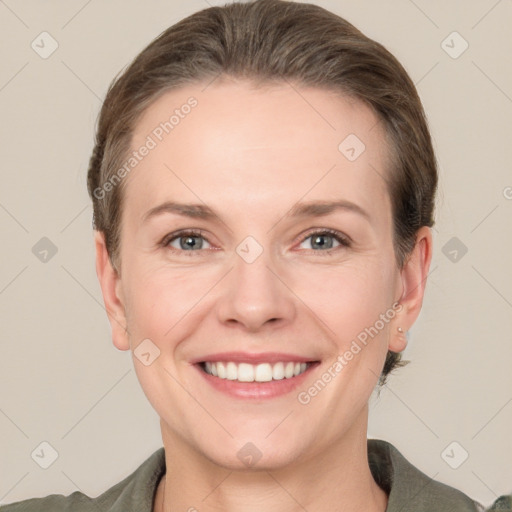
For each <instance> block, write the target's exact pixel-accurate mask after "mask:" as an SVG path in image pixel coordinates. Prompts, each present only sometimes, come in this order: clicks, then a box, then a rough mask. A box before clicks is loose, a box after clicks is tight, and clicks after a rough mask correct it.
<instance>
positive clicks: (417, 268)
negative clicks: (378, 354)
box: [389, 226, 432, 352]
mask: <svg viewBox="0 0 512 512" xmlns="http://www.w3.org/2000/svg"><path fill="white" fill-rule="evenodd" d="M431 260H432V232H431V231H430V228H429V227H427V226H423V227H422V228H420V229H419V230H418V232H417V234H416V243H415V245H414V248H413V250H412V252H411V254H410V255H409V257H408V259H407V260H406V262H405V264H404V266H403V267H402V269H401V271H400V278H401V281H402V296H401V297H400V300H399V302H400V305H401V306H402V309H401V310H400V313H399V314H398V315H397V319H396V323H395V325H396V326H397V327H396V328H395V329H396V330H395V331H393V332H392V333H391V338H390V343H389V350H392V351H393V352H401V351H402V350H404V349H405V347H406V346H407V336H406V333H407V331H408V330H409V329H410V328H411V327H412V325H413V324H414V322H415V321H416V319H417V318H418V315H419V314H420V311H421V306H422V304H423V297H424V294H425V287H426V284H427V276H428V271H429V268H430V262H431Z"/></svg>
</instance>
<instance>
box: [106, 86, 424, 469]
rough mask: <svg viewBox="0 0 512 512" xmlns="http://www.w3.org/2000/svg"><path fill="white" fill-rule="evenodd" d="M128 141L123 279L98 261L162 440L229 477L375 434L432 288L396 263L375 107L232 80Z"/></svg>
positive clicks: (117, 333) (172, 97) (158, 112)
mask: <svg viewBox="0 0 512 512" xmlns="http://www.w3.org/2000/svg"><path fill="white" fill-rule="evenodd" d="M191 98H193V99H191ZM187 105H188V106H187ZM171 116H174V117H172V118H171ZM166 123H167V124H166ZM131 147H132V150H134V151H137V155H135V156H134V158H136V159H137V163H136V165H134V166H133V169H131V170H130V172H129V174H128V175H127V176H126V177H125V178H124V179H125V180H126V182H125V185H126V187H125V189H124V198H123V217H122V230H121V240H122V242H121V246H120V255H121V271H120V277H119V278H118V277H117V275H116V274H115V273H114V272H113V271H112V270H111V268H110V266H109V264H108V262H107V261H106V259H105V258H104V257H103V259H102V257H101V256H99V258H98V260H99V261H100V262H101V261H103V263H99V268H100V267H102V265H103V268H102V269H101V268H100V270H99V271H98V273H99V274H100V276H101V277H100V280H101V282H102V288H103V292H104V295H105V300H106V302H107V308H108V309H109V315H110V317H111V320H112V327H113V337H114V343H115V345H116V346H117V347H118V348H119V349H122V350H127V349H131V350H132V351H134V365H135V369H136V372H137V375H138V378H139V380H140V382H141V385H142V387H143V390H144V392H145V394H146V396H147V397H148V399H149V400H150V402H151V403H152V405H153V407H154V408H155V410H156V411H157V412H158V414H159V415H160V417H161V425H162V429H163V437H164V440H165V439H167V440H169V442H171V440H172V442H173V443H184V445H186V446H188V447H189V448H192V449H193V450H194V451H196V453H197V452H198V453H200V454H203V455H204V456H206V457H207V458H208V459H210V460H211V461H214V462H215V463H218V464H222V465H224V466H225V467H232V468H235V467H242V466H243V465H244V464H245V465H248V464H254V463H257V465H258V466H260V467H282V466H285V465H286V464H289V463H291V462H300V461H305V460H308V459H309V458H311V457H313V456H314V455H316V454H319V453H321V452H322V451H325V450H328V449H329V447H332V446H334V444H335V443H336V442H337V441H340V440H341V439H342V438H343V436H349V435H350V433H351V432H352V433H354V432H356V431H357V432H358V433H360V432H361V430H364V434H366V430H365V429H366V413H367V409H366V407H367V401H368V398H369V396H370V394H371V392H372V390H373V388H374V387H375V384H376V382H377V380H378V377H379V375H380V373H381V369H382V367H383V364H384V361H385V357H386V353H387V350H388V348H389V349H391V350H395V351H399V350H402V349H403V348H404V346H403V336H402V337H400V336H397V335H396V333H397V327H398V326H402V327H403V328H404V330H406V329H407V328H409V327H410V325H411V324H412V322H413V321H414V318H415V315H416V314H417V310H418V307H419V306H418V305H417V304H416V305H413V304H412V302H411V303H410V304H409V303H408V302H407V301H408V300H409V299H410V300H411V301H412V299H411V298H410V297H409V298H408V297H407V296H406V291H407V290H406V288H409V289H413V286H414V285H416V287H417V285H418V284H419V282H420V281H421V279H420V278H419V277H421V276H419V274H420V273H421V272H420V271H418V270H417V269H416V270H414V269H413V270H410V271H407V270H406V269H407V267H405V270H403V269H402V270H401V269H399V268H398V267H397V264H396V259H395V254H394V250H393V243H392V236H393V230H392V215H391V204H390V198H389V195H388V192H387V188H386V184H385V182H384V179H383V176H386V174H387V173H388V169H387V164H386V162H387V147H386V144H385V139H384V133H383V131H382V125H381V124H379V123H378V121H377V118H376V116H375V115H374V114H373V113H372V111H371V110H370V109H369V108H368V107H366V106H365V105H363V104H362V103H360V102H358V101H355V100H350V99H347V98H341V97H340V96H335V95H334V94H332V93H329V92H327V91H325V90H321V89H316V88H309V89H306V88H303V87H298V86H293V87H292V86H291V85H289V84H287V83H283V84H282V85H279V86H272V87H270V86H269V87H266V88H260V89H257V88H254V87H252V86H251V85H250V84H249V83H248V82H244V81H240V82H235V81H229V80H224V81H220V80H217V81H214V82H213V83H211V84H210V85H207V84H200V85H193V86H192V85H190V86H187V87H184V88H182V89H179V90H175V91H172V92H168V93H166V94H164V95H163V96H161V97H160V98H159V99H158V100H157V101H156V102H155V103H154V104H152V105H151V106H150V107H149V108H148V109H147V111H146V112H145V114H144V115H143V117H142V118H141V119H140V120H139V122H138V124H137V125H136V129H135V132H134V137H133V140H132V146H131ZM142 147H146V148H147V149H146V150H144V149H142V150H141V149H140V148H142ZM133 163H134V161H133V162H132V164H133ZM314 205H316V206H314ZM190 231H192V233H190ZM199 232H200V233H199ZM97 248H98V251H99V253H98V254H100V253H101V251H104V246H103V245H102V243H101V237H100V236H99V235H98V236H97ZM427 260H428V251H427ZM424 266H425V265H423V267H424ZM427 266H428V262H427ZM423 270H424V268H423ZM408 272H409V273H408ZM415 272H416V273H415ZM109 287H110V288H109ZM109 289H110V292H109V291H108V290H109ZM422 289H423V287H422V286H421V285H420V290H421V293H422ZM109 294H110V295H109ZM416 295H417V292H413V293H412V295H411V297H415V296H416ZM401 299H402V301H401V305H400V306H397V305H396V304H395V303H396V302H397V301H400V300H401ZM420 302H421V298H420ZM124 325H126V327H127V332H126V331H125V330H124V329H123V328H122V327H120V326H124ZM202 363H206V365H204V364H202ZM221 363H223V364H221ZM228 363H231V364H228ZM298 363H307V364H302V365H300V364H298ZM304 367H306V370H305V371H304V372H303V373H301V374H300V375H297V376H292V373H290V372H292V371H295V372H296V371H297V370H299V371H303V370H304ZM223 368H224V370H223ZM205 370H208V371H210V372H211V373H213V374H215V373H216V374H217V376H214V375H209V374H207V373H206V372H205ZM224 372H226V373H224ZM287 372H288V373H287ZM226 375H227V377H228V378H221V377H222V376H226ZM254 378H256V379H257V380H258V381H262V382H250V381H251V379H254ZM269 378H270V379H272V380H270V381H269V380H268V379H269ZM233 379H234V380H233ZM251 457H252V458H251Z"/></svg>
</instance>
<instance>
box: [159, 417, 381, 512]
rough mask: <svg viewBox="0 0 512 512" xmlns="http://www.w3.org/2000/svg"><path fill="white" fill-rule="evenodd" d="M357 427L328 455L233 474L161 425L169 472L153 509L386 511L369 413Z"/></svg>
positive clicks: (234, 471) (206, 511) (359, 421)
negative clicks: (372, 459) (371, 449)
mask: <svg viewBox="0 0 512 512" xmlns="http://www.w3.org/2000/svg"><path fill="white" fill-rule="evenodd" d="M356 423H357V425H354V426H353V428H352V429H351V431H349V432H347V433H346V434H345V435H344V436H343V437H342V438H340V439H339V440H337V442H336V443H334V444H332V445H330V446H329V450H328V451H326V452H323V453H316V454H314V455H313V456H310V457H308V458H307V459H303V460H302V462H300V463H293V464H290V465H288V466H286V467H279V468H275V469H271V470H257V471H256V470H254V471H247V470H245V471H244V470H229V469H226V468H223V467H221V466H219V465H218V464H215V463H213V462H212V461H211V460H208V459H206V458H205V457H204V456H203V455H201V454H199V453H198V452H197V451H195V450H193V449H192V448H191V447H190V445H188V444H187V443H185V442H184V440H183V439H181V438H179V437H177V436H176V435H175V434H174V433H172V432H170V431H169V430H168V429H166V428H165V425H164V424H163V423H162V438H163V441H164V447H165V458H166V474H165V477H164V478H163V479H162V481H161V483H160V485H159V487H158V490H157V496H156V500H155V511H156V512H162V511H164V512H170V511H171V510H187V511H188V510H190V511H191V512H193V511H199V510H200V511H201V512H214V511H215V512H216V511H224V512H235V511H236V512H256V511H260V510H262V509H263V510H265V511H268V512H277V511H279V512H299V511H300V512H303V511H304V510H308V511H309V512H316V511H321V510H322V511H323V510H337V511H340V512H355V511H358V510H365V511H367V512H385V510H386V506H387V499H388V497H387V495H386V493H385V492H384V491H383V490H382V489H381V488H380V487H379V486H378V485H377V484H376V482H375V480H374V479H373V477H372V474H371V471H370V468H369V465H368V452H367V439H366V425H367V410H365V411H364V412H363V414H362V417H361V418H359V419H358V421H357V422H356ZM361 427H363V428H361ZM164 479H165V482H164Z"/></svg>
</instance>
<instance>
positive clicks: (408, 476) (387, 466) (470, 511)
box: [368, 439, 483, 512]
mask: <svg viewBox="0 0 512 512" xmlns="http://www.w3.org/2000/svg"><path fill="white" fill-rule="evenodd" d="M368 461H369V464H370V469H371V471H372V474H373V476H374V478H375V480H376V481H377V483H378V484H379V485H380V486H381V487H382V488H383V489H384V490H385V491H386V492H387V493H388V495H389V498H388V508H387V512H395V511H398V510H408V511H410V512H430V511H432V510H436V511H437V512H442V511H447V512H482V511H483V507H482V506H481V505H480V504H479V503H477V502H476V501H474V500H472V499H471V498H470V497H469V496H466V495H465V494H464V493H462V492H461V491H458V490H457V489H454V488H453V487H449V486H448V485H445V484H443V483H441V482H437V481H435V480H433V479H432V478H430V477H428V476H427V475H426V474H425V473H423V472H421V471H420V470H419V469H418V468H416V467H415V466H413V465H412V464H411V463H410V462H409V461H408V460H407V459H406V458H405V457H404V456H403V455H402V454H401V453H400V452H399V451H398V450H397V449H396V448H395V447H394V446H393V445H392V444H390V443H388V442H386V441H381V440H378V439H369V440H368Z"/></svg>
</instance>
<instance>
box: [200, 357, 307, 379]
mask: <svg viewBox="0 0 512 512" xmlns="http://www.w3.org/2000/svg"><path fill="white" fill-rule="evenodd" d="M312 364H314V362H309V363H299V362H293V361H287V362H286V361H278V362H277V363H274V364H271V363H260V364H250V363H236V362H234V361H225V362H220V361H219V362H215V361H203V362H202V363H199V366H200V367H201V369H202V370H203V371H204V372H205V373H207V374H208V375H212V376H213V377H217V378H219V379H226V380H234V381H237V382H270V381H273V380H274V381H277V380H283V379H292V378H293V377H298V376H299V375H302V374H303V373H304V372H305V371H306V370H307V369H308V368H309V367H310V366H311V365H312Z"/></svg>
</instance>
